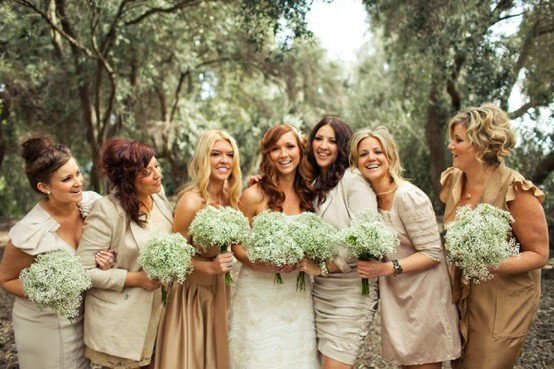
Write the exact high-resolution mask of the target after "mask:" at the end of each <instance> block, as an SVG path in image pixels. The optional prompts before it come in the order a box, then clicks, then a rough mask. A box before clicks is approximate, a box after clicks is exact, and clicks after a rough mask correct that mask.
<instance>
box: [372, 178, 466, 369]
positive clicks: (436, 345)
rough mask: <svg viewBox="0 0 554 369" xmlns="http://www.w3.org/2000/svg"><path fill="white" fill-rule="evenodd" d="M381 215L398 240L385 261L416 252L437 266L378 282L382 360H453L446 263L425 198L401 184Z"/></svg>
mask: <svg viewBox="0 0 554 369" xmlns="http://www.w3.org/2000/svg"><path fill="white" fill-rule="evenodd" d="M381 214H382V215H383V218H384V220H385V222H386V223H387V224H388V225H389V226H390V227H391V228H392V229H394V230H395V232H396V233H397V235H398V238H399V239H400V247H399V248H398V250H397V251H396V253H394V254H392V255H390V256H389V257H386V258H385V259H386V261H391V260H394V259H402V258H405V257H408V256H410V255H412V254H414V253H416V252H419V253H422V254H424V255H425V256H427V257H429V258H431V259H433V260H435V261H438V262H439V263H438V264H437V265H435V266H433V267H432V268H429V269H426V270H421V271H419V272H414V273H406V274H400V275H398V276H396V277H393V276H388V277H379V292H380V296H381V342H382V343H381V347H382V355H383V358H384V359H385V360H387V361H389V362H393V363H395V364H399V365H419V364H426V363H437V362H443V361H447V360H452V359H457V358H459V357H460V354H461V349H462V348H461V343H460V334H459V332H458V312H457V310H456V305H455V304H453V303H452V300H451V288H450V278H449V276H448V268H447V265H446V258H445V256H444V250H443V247H442V244H441V241H440V236H439V230H438V227H437V222H436V219H435V213H434V211H433V207H432V205H431V201H430V200H429V197H427V195H426V194H425V193H424V192H423V191H421V190H420V189H419V188H417V187H416V186H414V185H413V184H411V183H409V182H405V181H401V182H400V183H399V184H398V189H397V190H396V193H395V194H394V198H393V201H392V207H391V209H390V210H381Z"/></svg>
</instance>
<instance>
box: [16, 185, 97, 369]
mask: <svg viewBox="0 0 554 369" xmlns="http://www.w3.org/2000/svg"><path fill="white" fill-rule="evenodd" d="M98 198H100V195H98V194H97V193H95V192H90V191H87V192H84V193H83V200H82V201H81V203H79V209H80V210H81V215H82V216H83V217H85V216H87V215H88V212H89V211H90V207H91V206H92V203H93V202H94V201H95V200H96V199H98ZM59 228H60V224H59V223H58V222H56V221H55V220H54V219H53V218H52V217H51V216H50V214H49V213H48V212H47V211H46V210H44V209H43V208H42V206H40V204H36V205H35V207H34V208H33V209H32V210H31V211H30V212H29V213H28V214H27V215H26V216H25V217H24V218H23V219H22V220H21V221H19V222H18V223H17V224H16V225H15V226H14V227H13V228H12V229H11V230H10V233H9V237H10V240H11V241H12V243H13V245H14V246H15V247H17V248H19V249H20V250H21V251H23V252H25V253H27V254H29V255H32V256H36V255H38V254H42V253H44V252H48V251H53V250H58V249H62V250H67V251H69V252H71V253H75V249H74V248H73V247H71V246H70V245H68V244H67V243H66V242H65V241H63V240H62V239H61V238H60V237H58V235H57V233H56V231H57V230H58V229H59ZM13 330H14V333H15V344H16V348H17V357H18V361H19V368H20V369H36V368H41V369H60V368H65V369H86V368H89V367H90V364H89V361H88V360H87V359H86V358H85V356H84V352H85V345H84V341H83V314H82V311H81V313H80V314H79V316H77V317H76V318H74V319H73V320H71V321H70V320H67V319H63V318H60V317H59V316H58V314H56V313H54V312H52V311H48V310H43V311H41V310H39V309H38V308H37V307H36V306H35V305H34V304H33V303H32V302H31V301H29V300H28V299H25V298H21V297H16V298H15V303H14V306H13Z"/></svg>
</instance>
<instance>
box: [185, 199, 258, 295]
mask: <svg viewBox="0 0 554 369" xmlns="http://www.w3.org/2000/svg"><path fill="white" fill-rule="evenodd" d="M249 233H250V226H249V225H248V219H246V217H245V216H244V215H243V214H242V213H241V212H240V211H238V210H236V209H233V208H232V207H230V206H219V207H217V208H215V207H213V206H207V207H205V208H204V209H202V210H200V211H199V212H198V213H196V216H195V217H194V220H193V221H192V223H191V224H190V226H189V234H190V235H191V236H192V239H193V241H194V245H195V246H198V247H200V248H201V249H202V250H204V251H205V250H207V249H209V248H210V247H214V246H217V247H218V248H219V249H220V250H221V252H227V249H228V248H229V247H230V246H232V245H235V244H243V243H244V242H246V240H247V239H248V235H249ZM232 281H233V280H232V278H231V274H230V273H229V272H227V273H225V283H226V284H230V283H231V282H232Z"/></svg>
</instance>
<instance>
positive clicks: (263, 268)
mask: <svg viewBox="0 0 554 369" xmlns="http://www.w3.org/2000/svg"><path fill="white" fill-rule="evenodd" d="M252 269H253V270H254V271H256V272H261V273H291V272H294V271H295V270H296V269H297V266H296V265H285V266H282V267H278V266H275V265H273V264H267V263H252Z"/></svg>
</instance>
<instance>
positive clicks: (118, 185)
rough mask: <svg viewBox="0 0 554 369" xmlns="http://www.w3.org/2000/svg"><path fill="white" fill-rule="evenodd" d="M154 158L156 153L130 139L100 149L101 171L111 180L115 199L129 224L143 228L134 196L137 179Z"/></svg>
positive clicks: (140, 214) (138, 202) (109, 141)
mask: <svg viewBox="0 0 554 369" xmlns="http://www.w3.org/2000/svg"><path fill="white" fill-rule="evenodd" d="M153 157H154V150H152V148H151V147H150V146H148V145H146V144H143V143H142V142H139V141H135V140H129V139H127V138H112V139H109V140H107V141H106V142H104V144H103V145H102V147H101V148H100V168H101V169H102V171H103V172H104V174H105V175H106V176H107V177H108V179H109V180H110V183H111V185H112V187H113V189H114V196H115V197H116V198H117V199H118V200H119V202H120V204H121V207H122V208H123V210H125V213H126V214H127V216H128V217H129V219H130V221H131V220H132V221H133V222H135V223H137V224H138V225H139V226H141V227H145V226H146V220H144V217H143V215H144V214H143V213H141V212H140V204H141V201H140V200H139V199H138V197H137V195H136V193H135V178H136V177H137V175H138V174H139V173H140V171H141V170H143V169H144V168H146V167H147V166H148V164H149V163H150V160H152V158H153ZM143 205H145V204H143Z"/></svg>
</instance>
